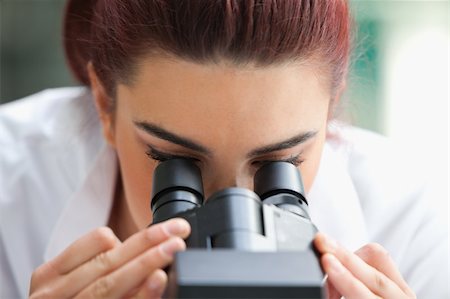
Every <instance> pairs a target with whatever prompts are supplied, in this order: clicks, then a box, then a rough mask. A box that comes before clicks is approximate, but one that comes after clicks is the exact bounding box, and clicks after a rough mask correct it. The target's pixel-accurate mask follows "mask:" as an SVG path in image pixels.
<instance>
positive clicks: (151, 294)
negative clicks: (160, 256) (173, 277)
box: [135, 269, 168, 299]
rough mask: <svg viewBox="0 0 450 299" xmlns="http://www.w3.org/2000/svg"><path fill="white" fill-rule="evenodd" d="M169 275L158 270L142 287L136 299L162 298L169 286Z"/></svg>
mask: <svg viewBox="0 0 450 299" xmlns="http://www.w3.org/2000/svg"><path fill="white" fill-rule="evenodd" d="M167 280H168V279H167V274H166V272H164V271H163V270H161V269H156V270H155V272H153V273H152V275H151V276H150V278H148V279H147V280H146V281H145V283H144V285H143V286H142V287H141V289H140V291H139V293H138V294H137V295H136V297H135V298H139V299H149V298H155V299H156V298H161V297H162V295H163V293H164V290H165V288H166V285H167Z"/></svg>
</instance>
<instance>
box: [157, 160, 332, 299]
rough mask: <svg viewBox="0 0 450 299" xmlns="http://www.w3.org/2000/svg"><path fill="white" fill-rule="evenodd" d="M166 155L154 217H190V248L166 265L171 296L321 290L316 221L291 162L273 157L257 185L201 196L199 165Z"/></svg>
mask: <svg viewBox="0 0 450 299" xmlns="http://www.w3.org/2000/svg"><path fill="white" fill-rule="evenodd" d="M168 162H171V163H168ZM164 163H167V164H166V165H163V167H162V168H159V167H158V168H157V170H156V171H155V178H154V182H153V188H154V189H153V196H152V211H153V214H154V220H153V223H157V222H161V221H164V220H167V219H169V218H173V217H181V218H184V219H186V220H187V221H188V222H189V224H190V225H191V234H190V236H189V237H188V238H187V239H186V245H187V250H186V251H184V252H180V253H177V254H176V257H175V260H174V263H173V264H172V266H171V267H170V270H169V284H168V288H167V292H166V295H167V296H168V297H170V298H294V297H295V298H323V296H324V293H323V292H324V290H323V289H324V288H323V273H322V270H321V267H320V263H319V260H318V258H317V256H316V253H315V250H314V247H313V244H312V241H313V238H314V235H315V234H316V232H317V229H316V227H315V226H314V225H313V224H312V222H311V220H310V219H309V216H308V210H307V202H306V199H305V198H304V196H303V185H302V183H301V177H300V174H299V172H298V170H297V169H296V168H295V167H294V166H293V165H291V164H288V163H285V162H273V163H270V165H268V166H267V167H265V168H264V167H263V168H262V169H261V170H260V171H258V172H257V174H256V175H255V191H256V193H255V192H253V191H251V190H248V189H244V188H227V189H224V190H221V191H218V192H216V193H214V194H213V195H212V196H211V197H210V198H209V199H208V200H206V202H205V203H204V204H203V195H202V191H203V190H202V185H201V175H200V172H199V170H198V168H196V167H195V165H192V163H190V162H188V161H184V160H174V161H167V162H164ZM164 163H163V164H164ZM160 166H161V165H160ZM257 193H258V194H257Z"/></svg>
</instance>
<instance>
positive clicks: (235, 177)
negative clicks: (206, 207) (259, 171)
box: [203, 171, 253, 200]
mask: <svg viewBox="0 0 450 299" xmlns="http://www.w3.org/2000/svg"><path fill="white" fill-rule="evenodd" d="M230 187H240V188H247V189H250V190H253V176H251V175H250V174H248V173H245V172H244V171H232V172H222V171H217V172H216V173H215V174H209V175H206V176H205V175H203V188H204V195H205V200H208V198H210V197H211V195H212V194H214V193H215V192H217V191H221V190H223V189H225V188H230Z"/></svg>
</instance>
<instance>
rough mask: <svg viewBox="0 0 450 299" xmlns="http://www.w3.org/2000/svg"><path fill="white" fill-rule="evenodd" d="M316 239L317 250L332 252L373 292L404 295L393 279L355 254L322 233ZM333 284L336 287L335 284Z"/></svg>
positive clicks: (385, 294)
mask: <svg viewBox="0 0 450 299" xmlns="http://www.w3.org/2000/svg"><path fill="white" fill-rule="evenodd" d="M316 239H317V240H318V241H317V245H318V246H317V247H319V248H318V250H319V251H321V252H327V253H331V254H333V255H334V256H335V257H336V258H337V259H338V260H339V261H340V262H341V263H342V264H343V265H344V267H345V268H347V269H348V270H349V271H350V272H351V273H352V274H353V276H354V277H355V278H357V279H359V280H360V281H361V282H362V283H364V285H366V286H367V287H368V288H369V289H370V290H371V291H372V292H373V293H375V294H377V295H379V296H381V297H383V298H402V297H404V296H405V293H404V292H403V290H402V289H401V288H400V287H399V286H398V285H397V284H396V283H395V282H394V281H392V280H391V279H389V278H388V277H387V276H386V275H384V274H383V273H382V272H380V271H378V270H377V269H375V268H374V267H372V266H370V265H368V264H367V263H366V262H364V261H363V260H362V259H361V258H360V257H359V256H357V255H356V254H354V253H352V252H350V251H348V250H347V249H345V248H344V247H342V246H340V245H338V244H337V243H336V242H335V241H334V240H332V239H331V238H329V237H327V236H326V235H324V234H319V235H318V236H317V238H316ZM334 286H335V287H336V288H337V286H336V285H334ZM344 296H345V295H344Z"/></svg>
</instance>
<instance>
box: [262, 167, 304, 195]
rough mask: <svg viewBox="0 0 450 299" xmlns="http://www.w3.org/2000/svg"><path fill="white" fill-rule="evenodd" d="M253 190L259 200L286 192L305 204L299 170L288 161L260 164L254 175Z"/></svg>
mask: <svg viewBox="0 0 450 299" xmlns="http://www.w3.org/2000/svg"><path fill="white" fill-rule="evenodd" d="M254 190H255V193H256V194H258V195H259V197H260V198H261V200H263V201H264V199H266V198H268V197H270V196H273V195H276V194H280V193H288V194H292V195H294V196H296V197H299V198H301V200H302V201H304V203H306V204H307V202H306V199H305V191H304V188H303V182H302V177H301V175H300V171H299V170H298V169H297V167H295V166H294V165H293V164H291V163H288V162H270V163H267V164H266V165H264V166H262V167H261V168H260V169H259V170H258V171H257V172H256V174H255V177H254Z"/></svg>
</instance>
